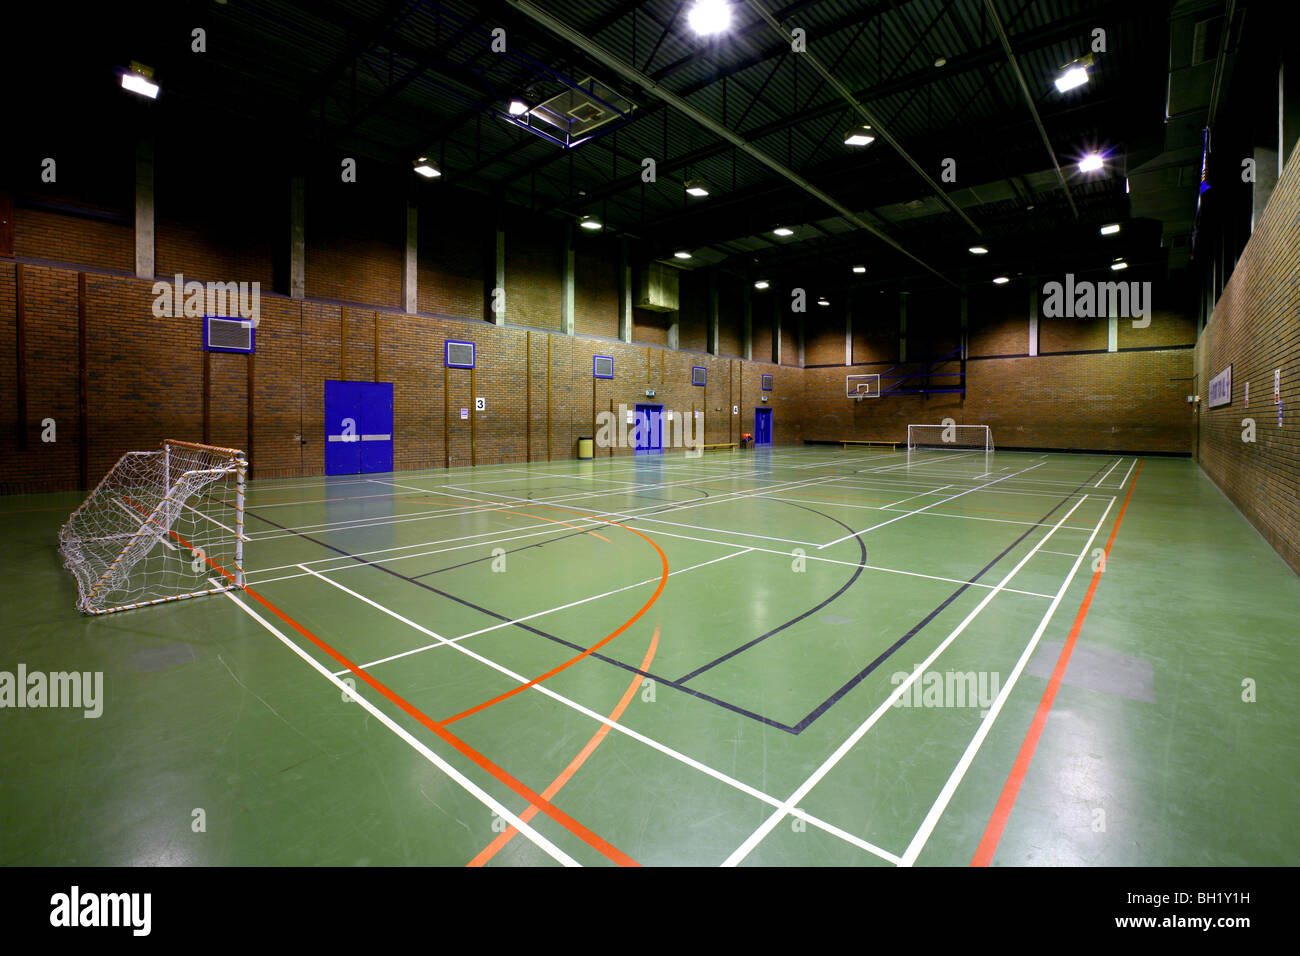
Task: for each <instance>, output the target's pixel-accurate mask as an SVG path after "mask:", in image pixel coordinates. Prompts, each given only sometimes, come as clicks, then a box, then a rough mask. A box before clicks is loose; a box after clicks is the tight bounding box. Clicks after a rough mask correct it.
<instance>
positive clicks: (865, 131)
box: [844, 126, 876, 146]
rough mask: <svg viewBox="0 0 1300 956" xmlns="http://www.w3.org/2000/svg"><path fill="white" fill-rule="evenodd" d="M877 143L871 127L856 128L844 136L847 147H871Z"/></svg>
mask: <svg viewBox="0 0 1300 956" xmlns="http://www.w3.org/2000/svg"><path fill="white" fill-rule="evenodd" d="M875 141H876V134H875V133H873V132H871V127H870V126H855V127H853V129H851V130H848V131H847V132H846V133H845V134H844V145H845V146H869V145H870V144H871V143H874V142H875Z"/></svg>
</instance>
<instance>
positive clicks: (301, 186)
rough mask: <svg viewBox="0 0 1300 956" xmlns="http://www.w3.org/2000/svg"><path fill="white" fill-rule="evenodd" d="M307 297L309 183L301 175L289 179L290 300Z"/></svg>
mask: <svg viewBox="0 0 1300 956" xmlns="http://www.w3.org/2000/svg"><path fill="white" fill-rule="evenodd" d="M306 295H307V183H306V179H305V178H304V177H303V175H302V174H301V173H299V174H297V175H294V176H291V177H290V178H289V298H291V299H301V298H304V297H305V296H306Z"/></svg>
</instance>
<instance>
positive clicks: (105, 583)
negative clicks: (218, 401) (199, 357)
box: [59, 440, 248, 614]
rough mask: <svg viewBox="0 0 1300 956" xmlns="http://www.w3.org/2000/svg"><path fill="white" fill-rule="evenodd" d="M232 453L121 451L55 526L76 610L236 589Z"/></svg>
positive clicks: (240, 516) (237, 533)
mask: <svg viewBox="0 0 1300 956" xmlns="http://www.w3.org/2000/svg"><path fill="white" fill-rule="evenodd" d="M247 473H248V461H247V459H246V458H245V456H244V453H243V452H242V451H238V450H237V449H234V448H218V447H216V446H214V445H196V444H193V443H192V442H184V441H172V440H168V441H165V442H163V443H162V445H161V446H160V447H159V448H158V449H157V450H155V451H129V452H127V453H126V454H125V455H123V456H122V457H121V458H119V459H118V460H117V464H115V465H114V466H113V467H112V468H111V469H109V472H108V474H106V475H105V476H104V478H103V480H102V481H100V483H99V484H98V485H97V486H96V487H95V490H94V491H92V492H91V493H90V494H89V495H88V496H87V498H86V500H85V501H83V502H82V504H81V507H79V508H78V509H77V510H76V511H74V512H73V513H72V516H71V517H69V518H68V520H67V523H66V524H64V526H63V528H62V529H61V530H60V531H59V551H60V552H61V553H62V555H63V564H64V567H66V568H67V569H68V570H69V571H71V572H72V573H73V575H74V576H75V577H76V579H77V592H78V600H77V609H78V610H80V611H82V612H84V613H86V614H107V613H109V612H111V611H126V610H129V609H131V608H137V607H143V606H145V605H148V604H160V603H162V602H164V601H179V600H181V599H183V598H191V597H198V596H200V595H203V594H216V593H219V592H221V591H228V590H231V589H232V588H242V587H243V586H244V542H245V541H247V540H248V539H247V538H246V537H245V536H244V482H245V478H246V476H247Z"/></svg>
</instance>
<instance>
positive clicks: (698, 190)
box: [686, 179, 709, 197]
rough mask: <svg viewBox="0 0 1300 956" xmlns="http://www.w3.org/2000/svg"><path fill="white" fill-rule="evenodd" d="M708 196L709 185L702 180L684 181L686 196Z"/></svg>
mask: <svg viewBox="0 0 1300 956" xmlns="http://www.w3.org/2000/svg"><path fill="white" fill-rule="evenodd" d="M708 194H709V184H708V183H706V182H705V181H704V180H703V179H688V180H686V195H688V196H696V197H700V196H707V195H708Z"/></svg>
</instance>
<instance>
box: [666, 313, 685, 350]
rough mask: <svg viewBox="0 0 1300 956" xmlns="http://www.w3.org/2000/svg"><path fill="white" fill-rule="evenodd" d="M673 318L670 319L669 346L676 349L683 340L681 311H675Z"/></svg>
mask: <svg viewBox="0 0 1300 956" xmlns="http://www.w3.org/2000/svg"><path fill="white" fill-rule="evenodd" d="M671 314H672V318H671V319H669V320H668V347H669V348H670V349H675V348H677V347H678V343H679V342H680V341H681V331H680V330H681V324H680V323H681V315H682V314H681V313H680V312H673V313H671Z"/></svg>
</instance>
